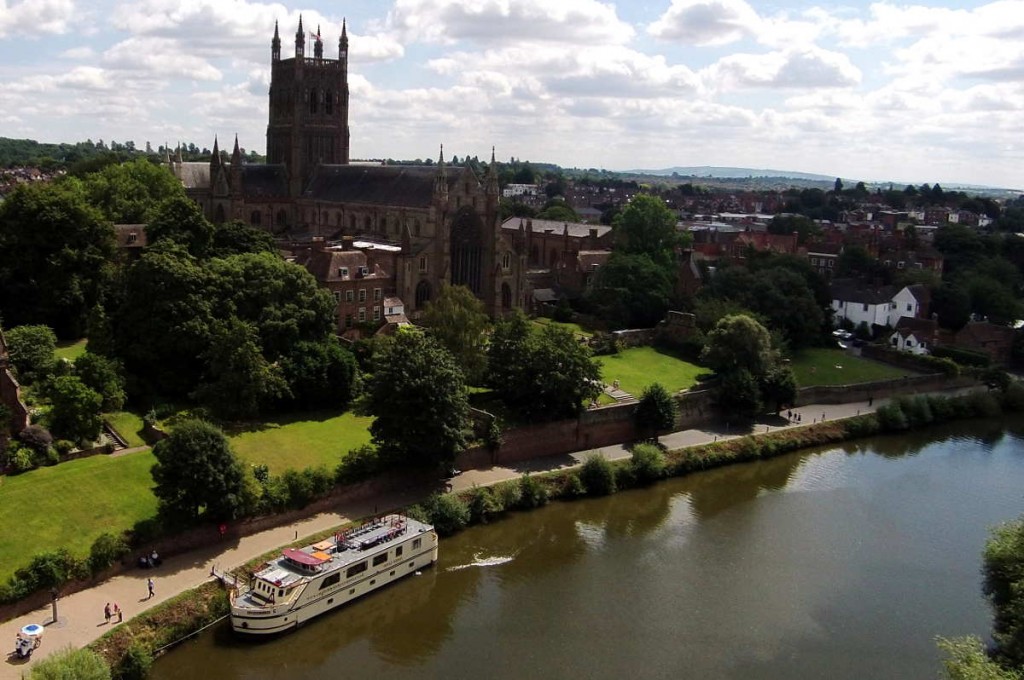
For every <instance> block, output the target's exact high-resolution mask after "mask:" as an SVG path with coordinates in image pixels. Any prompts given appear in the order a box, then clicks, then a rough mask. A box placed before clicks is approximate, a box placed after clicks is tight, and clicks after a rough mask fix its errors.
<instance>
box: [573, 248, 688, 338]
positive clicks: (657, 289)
mask: <svg viewBox="0 0 1024 680" xmlns="http://www.w3.org/2000/svg"><path fill="white" fill-rule="evenodd" d="M673 287H674V281H673V276H672V270H671V269H670V268H669V267H666V266H664V265H659V264H657V263H655V261H654V260H652V259H651V256H650V255H648V254H647V253H622V252H614V253H612V256H611V257H610V258H608V262H607V263H606V264H605V265H604V266H603V267H601V268H600V269H598V271H597V276H596V277H595V278H594V281H593V283H592V284H591V286H590V288H589V289H588V290H587V292H586V298H587V301H588V302H589V304H590V305H591V306H592V307H593V308H594V310H595V312H596V313H597V315H598V316H600V317H601V318H602V319H604V320H605V321H606V322H608V324H609V325H611V326H612V327H614V328H649V327H651V326H654V325H655V324H657V323H658V322H659V321H661V320H662V319H663V318H665V312H667V311H668V309H669V307H670V305H671V303H672V294H673Z"/></svg>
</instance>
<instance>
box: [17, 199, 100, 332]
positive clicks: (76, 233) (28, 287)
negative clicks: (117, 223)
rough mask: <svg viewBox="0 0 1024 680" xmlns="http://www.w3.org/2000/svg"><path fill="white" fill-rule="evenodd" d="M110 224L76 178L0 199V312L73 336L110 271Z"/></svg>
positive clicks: (82, 324) (82, 323)
mask: <svg viewBox="0 0 1024 680" xmlns="http://www.w3.org/2000/svg"><path fill="white" fill-rule="evenodd" d="M115 248H116V245H115V240H114V230H113V227H112V226H111V225H110V223H109V222H108V221H106V220H105V219H103V215H102V214H101V213H100V212H99V211H98V210H97V209H96V208H94V207H92V206H91V205H89V203H88V200H87V199H86V195H85V192H84V190H83V189H82V185H81V183H80V182H79V181H77V180H74V179H66V180H64V181H62V182H57V183H53V184H42V183H39V184H31V185H22V186H20V187H18V188H17V189H16V190H15V191H14V192H13V193H11V194H10V195H9V196H8V197H7V198H6V200H4V201H3V202H2V203H0V312H2V314H3V319H4V321H5V322H6V323H7V324H10V325H12V326H15V325H22V324H45V325H47V326H50V327H51V328H53V329H54V331H56V333H57V335H58V337H62V338H78V337H81V335H82V333H83V332H84V330H85V323H86V318H87V315H88V313H89V310H90V309H92V307H93V306H94V305H95V304H96V303H97V301H99V300H100V298H101V297H102V294H103V290H104V288H105V286H106V285H107V283H108V282H109V281H110V279H111V276H112V274H113V265H112V264H111V262H112V261H113V258H114V252H115Z"/></svg>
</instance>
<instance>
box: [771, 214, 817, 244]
mask: <svg viewBox="0 0 1024 680" xmlns="http://www.w3.org/2000/svg"><path fill="white" fill-rule="evenodd" d="M768 233H769V234H779V235H788V234H792V233H796V235H797V236H796V242H797V243H799V244H801V245H803V244H804V243H807V240H808V239H809V238H810V237H812V236H817V235H819V234H821V227H819V226H818V225H817V224H815V223H814V221H813V220H812V219H810V218H808V217H805V216H803V215H776V216H775V217H773V218H772V219H771V221H770V222H769V223H768Z"/></svg>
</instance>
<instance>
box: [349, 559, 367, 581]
mask: <svg viewBox="0 0 1024 680" xmlns="http://www.w3.org/2000/svg"><path fill="white" fill-rule="evenodd" d="M364 571H366V560H363V561H362V562H360V563H359V564H353V565H352V566H351V567H349V568H348V571H347V572H345V576H346V577H347V578H352V577H353V576H355V575H356V574H361V573H363V572H364Z"/></svg>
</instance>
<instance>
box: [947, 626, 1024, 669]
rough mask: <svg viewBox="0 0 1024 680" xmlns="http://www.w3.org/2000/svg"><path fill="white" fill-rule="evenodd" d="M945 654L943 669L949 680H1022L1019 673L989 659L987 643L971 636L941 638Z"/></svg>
mask: <svg viewBox="0 0 1024 680" xmlns="http://www.w3.org/2000/svg"><path fill="white" fill-rule="evenodd" d="M938 645H939V649H941V650H942V651H943V652H944V653H945V654H946V658H944V659H943V660H942V668H943V671H945V677H947V678H949V680H1021V674H1020V673H1019V672H1017V671H1014V670H1010V669H1007V668H1003V667H1002V666H1000V665H999V664H998V663H996V662H995V661H994V660H992V658H990V657H989V655H988V653H987V651H986V649H985V643H984V642H982V641H981V640H980V639H979V638H977V637H974V636H973V635H969V636H967V637H963V638H953V639H945V638H939V640H938Z"/></svg>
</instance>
